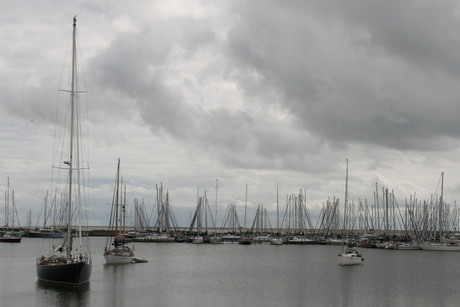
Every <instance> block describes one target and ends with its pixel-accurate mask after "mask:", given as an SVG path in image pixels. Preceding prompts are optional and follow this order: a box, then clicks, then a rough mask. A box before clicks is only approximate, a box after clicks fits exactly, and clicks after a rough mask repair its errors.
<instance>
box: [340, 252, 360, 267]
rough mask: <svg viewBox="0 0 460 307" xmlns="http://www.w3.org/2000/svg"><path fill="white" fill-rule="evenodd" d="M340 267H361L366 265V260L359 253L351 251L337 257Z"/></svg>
mask: <svg viewBox="0 0 460 307" xmlns="http://www.w3.org/2000/svg"><path fill="white" fill-rule="evenodd" d="M337 261H338V263H339V265H360V264H364V258H363V256H362V255H361V253H359V252H358V251H356V250H354V249H349V250H346V251H344V252H343V253H341V254H339V255H338V256H337Z"/></svg>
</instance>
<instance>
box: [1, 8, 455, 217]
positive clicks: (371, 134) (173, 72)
mask: <svg viewBox="0 0 460 307" xmlns="http://www.w3.org/2000/svg"><path fill="white" fill-rule="evenodd" d="M1 6H2V10H1V11H0V81H1V82H0V146H1V150H0V174H1V176H0V188H1V190H2V191H6V189H7V181H8V178H9V181H10V188H11V189H12V190H14V198H15V200H14V201H15V205H16V208H17V212H18V216H19V221H20V223H21V224H22V225H25V224H27V223H28V214H29V212H31V215H32V217H31V223H32V225H36V224H37V223H41V222H39V221H38V218H39V216H40V212H41V210H42V208H43V203H44V197H45V195H46V193H47V191H48V190H49V189H50V186H51V185H50V178H51V173H52V160H53V144H54V143H53V142H54V135H55V126H56V109H57V107H56V105H57V97H58V89H59V86H60V85H59V84H60V80H61V75H62V71H63V66H64V64H65V60H66V57H68V50H69V49H68V48H69V42H70V39H71V31H72V19H73V17H74V16H75V15H76V16H77V20H78V21H77V28H78V30H77V31H78V44H79V51H81V58H80V59H81V61H82V67H83V68H84V77H85V81H86V89H87V92H88V93H87V94H86V95H85V96H86V99H87V104H88V116H87V126H88V130H89V135H88V138H87V143H88V145H87V146H88V153H89V166H90V189H89V198H90V205H89V208H88V213H89V214H88V216H89V224H90V225H107V224H108V220H109V214H110V203H111V202H112V194H113V185H114V177H115V173H116V166H117V160H118V158H120V159H121V167H122V172H123V178H124V183H125V184H126V186H127V200H128V212H132V211H130V210H132V204H133V202H134V199H138V200H143V202H144V204H145V207H146V209H147V211H148V212H151V211H152V210H153V206H154V203H155V197H156V194H155V193H156V188H155V187H156V185H160V184H162V185H163V187H164V189H167V190H168V191H169V196H170V199H171V204H172V206H173V210H174V212H175V216H176V220H177V221H178V224H179V226H188V225H189V222H190V215H191V214H192V213H193V212H194V210H195V207H196V203H197V200H196V199H197V193H199V194H200V195H203V194H204V191H206V194H207V197H208V200H209V202H210V203H211V204H213V205H215V204H216V196H217V208H218V217H217V223H218V225H220V224H221V222H222V216H223V215H224V213H225V210H226V208H227V206H228V204H230V203H235V204H236V206H237V208H238V212H239V218H240V221H243V219H244V218H243V214H244V206H245V204H247V223H246V226H250V225H251V224H252V220H253V218H254V214H255V211H256V208H257V206H258V205H259V204H263V205H264V206H265V207H266V209H267V210H268V211H269V212H270V213H271V214H272V218H271V219H272V220H271V223H272V224H276V221H275V220H273V217H274V214H275V213H274V212H275V211H276V203H277V191H278V194H279V198H278V199H279V201H278V202H279V206H280V208H281V209H280V210H282V208H284V206H285V203H286V197H287V195H292V194H297V193H299V190H300V189H302V191H304V192H305V195H306V202H307V207H308V210H309V212H310V214H311V216H312V217H313V220H316V217H317V216H318V214H319V212H320V210H321V208H322V206H323V204H324V203H325V202H326V201H327V200H328V199H329V198H333V197H336V198H340V199H343V198H344V193H345V192H344V191H345V172H346V159H348V168H349V181H348V186H349V200H350V201H359V200H361V201H362V200H367V201H368V202H369V203H370V204H371V203H372V202H373V199H374V192H375V190H376V185H377V190H379V191H380V189H382V188H388V189H389V190H390V191H394V194H395V196H396V199H397V200H398V204H399V205H400V206H403V205H404V203H405V201H406V199H408V198H409V197H411V196H413V195H416V197H417V198H418V199H420V200H429V199H430V197H431V195H432V194H433V193H436V191H437V189H438V188H439V179H440V174H441V172H444V173H445V176H444V199H445V201H446V202H448V203H450V204H452V205H454V204H455V202H456V199H457V198H458V197H459V196H460V177H459V175H460V120H459V114H460V86H459V84H460V52H459V50H460V3H459V2H458V1H438V0H436V1H428V0H426V1H419V0H407V1H396V0H388V1H368V0H350V1H340V0H337V1H333V0H331V1H309V0H302V1H295V0H290V1H270V0H264V1H262V0H251V1H237V0H232V1H210V0H208V1H206V0H203V1H194V0H191V1H174V0H166V1H161V0H158V1H135V2H133V3H130V4H129V5H128V4H127V3H126V1H72V2H70V1H64V2H62V1H39V2H37V1H3V0H2V1H1ZM216 179H217V180H218V188H217V193H216ZM246 186H247V187H248V189H247V202H246ZM380 192H381V191H380ZM1 203H2V204H4V203H5V200H3V201H2V202H1ZM130 208H131V209H130ZM3 220H4V212H3V210H0V221H1V222H3Z"/></svg>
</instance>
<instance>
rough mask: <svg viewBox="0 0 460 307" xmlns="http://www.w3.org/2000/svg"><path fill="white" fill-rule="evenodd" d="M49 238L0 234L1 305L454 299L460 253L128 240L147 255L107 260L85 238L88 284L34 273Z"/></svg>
mask: <svg viewBox="0 0 460 307" xmlns="http://www.w3.org/2000/svg"><path fill="white" fill-rule="evenodd" d="M49 240H50V239H35V238H23V239H22V242H21V243H20V244H5V243H2V244H0V272H1V274H0V282H1V287H0V306H21V307H22V306H200V307H203V306H459V304H460V291H458V281H459V280H460V253H455V252H454V253H449V252H427V251H391V250H375V249H364V250H363V252H364V258H365V264H364V265H362V266H356V267H340V266H338V265H337V262H336V256H337V254H338V252H339V249H340V248H339V247H335V246H293V245H284V246H271V245H251V246H243V245H238V244H221V245H196V244H185V243H182V244H178V243H170V244H161V243H134V244H135V245H134V246H135V249H136V256H137V257H140V258H142V257H144V258H147V259H148V260H149V262H148V263H138V264H127V265H105V264H104V260H103V257H102V251H103V248H104V245H105V238H98V237H93V238H91V253H92V256H93V273H92V277H91V281H90V283H89V284H88V285H86V286H83V287H79V288H76V289H74V288H68V287H56V286H50V285H47V284H43V283H40V282H38V281H37V277H36V272H35V257H36V256H37V255H39V254H40V251H41V246H44V245H45V246H47V245H49V242H50V241H49Z"/></svg>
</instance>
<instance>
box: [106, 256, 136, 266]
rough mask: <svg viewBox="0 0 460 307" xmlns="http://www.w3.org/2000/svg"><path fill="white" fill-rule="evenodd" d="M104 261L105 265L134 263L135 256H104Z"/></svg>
mask: <svg viewBox="0 0 460 307" xmlns="http://www.w3.org/2000/svg"><path fill="white" fill-rule="evenodd" d="M104 259H105V263H107V264H123V263H133V262H134V256H123V255H104Z"/></svg>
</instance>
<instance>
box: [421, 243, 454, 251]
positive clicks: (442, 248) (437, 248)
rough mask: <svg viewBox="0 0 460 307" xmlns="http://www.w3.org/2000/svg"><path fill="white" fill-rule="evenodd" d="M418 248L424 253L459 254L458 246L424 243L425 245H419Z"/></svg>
mask: <svg viewBox="0 0 460 307" xmlns="http://www.w3.org/2000/svg"><path fill="white" fill-rule="evenodd" d="M419 246H420V248H421V249H423V250H425V251H445V252H460V246H458V245H446V244H435V243H426V244H419Z"/></svg>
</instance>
